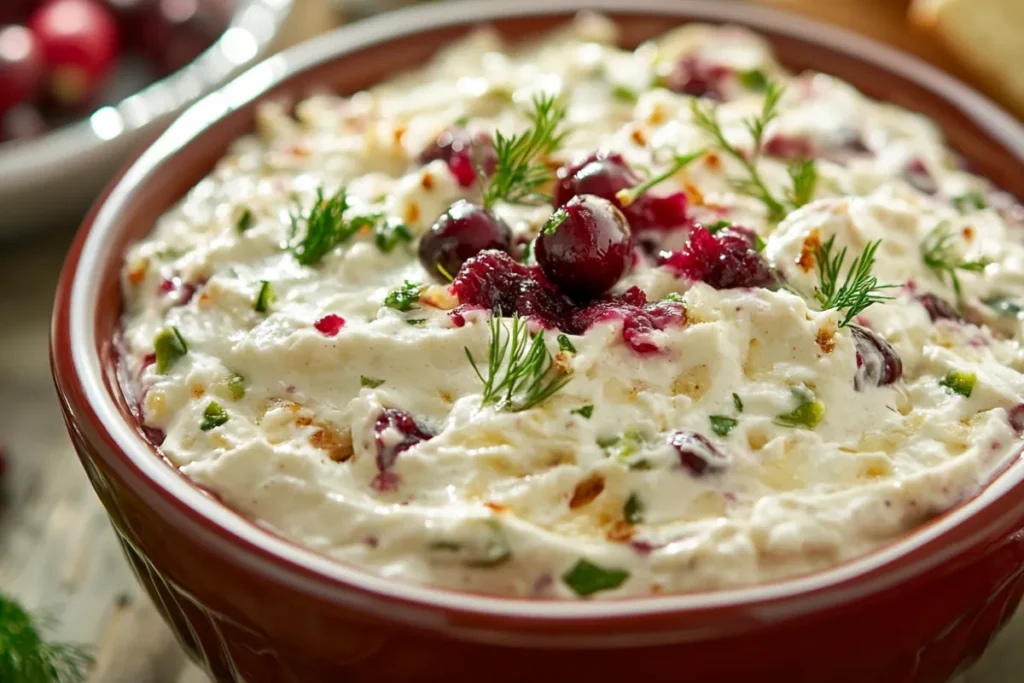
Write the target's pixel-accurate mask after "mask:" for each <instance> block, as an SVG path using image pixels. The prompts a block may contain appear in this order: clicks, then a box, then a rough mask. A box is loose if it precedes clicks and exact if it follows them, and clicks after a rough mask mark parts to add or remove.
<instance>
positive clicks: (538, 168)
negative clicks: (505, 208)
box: [477, 95, 568, 209]
mask: <svg viewBox="0 0 1024 683" xmlns="http://www.w3.org/2000/svg"><path fill="white" fill-rule="evenodd" d="M565 114H566V110H565V106H564V105H562V104H561V103H559V101H558V100H557V99H556V98H555V97H552V96H550V95H539V96H537V97H534V98H533V110H532V111H531V112H530V115H529V117H530V127H529V128H528V129H527V130H526V131H524V132H523V133H520V134H518V135H512V136H509V137H506V136H505V135H503V134H502V132H501V131H498V132H497V133H495V135H494V152H495V155H496V156H497V161H496V163H495V166H494V173H493V174H492V175H491V177H490V178H487V177H486V174H485V173H484V170H483V168H480V167H478V168H477V173H478V175H479V176H480V181H481V185H482V186H483V187H484V188H485V189H484V193H483V203H484V207H485V208H488V209H489V208H491V207H493V206H494V204H495V202H497V201H499V200H504V201H506V202H510V203H512V204H529V203H535V202H542V201H547V199H548V197H545V196H544V195H542V194H541V193H539V192H538V191H537V189H538V188H539V187H540V186H542V185H543V184H544V183H546V182H548V181H549V180H550V179H551V177H552V172H551V169H549V168H548V166H547V164H545V162H544V157H546V156H548V155H550V154H551V153H552V152H554V151H555V150H556V149H558V148H559V147H560V146H561V145H562V142H563V141H564V140H565V136H566V135H567V134H568V133H567V131H565V130H564V129H563V127H562V123H563V122H564V121H565Z"/></svg>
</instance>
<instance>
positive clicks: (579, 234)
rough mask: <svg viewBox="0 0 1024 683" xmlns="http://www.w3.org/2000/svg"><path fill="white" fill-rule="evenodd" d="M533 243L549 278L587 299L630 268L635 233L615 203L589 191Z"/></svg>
mask: <svg viewBox="0 0 1024 683" xmlns="http://www.w3.org/2000/svg"><path fill="white" fill-rule="evenodd" d="M533 249H534V256H535V257H536V259H537V264H538V265H539V266H540V269H541V271H542V272H543V273H544V275H545V276H546V277H547V279H548V280H549V281H551V282H553V283H554V284H555V285H557V286H558V287H559V288H560V289H561V290H562V291H564V292H565V293H567V294H568V295H569V296H571V297H573V298H574V299H576V300H580V301H585V300H588V299H594V298H596V297H599V296H601V295H602V294H604V293H605V292H607V291H608V290H609V289H611V288H612V287H613V286H614V285H615V283H616V282H618V281H619V280H620V279H621V278H622V276H623V275H625V274H626V271H628V270H629V267H630V265H631V264H632V261H633V235H632V233H630V230H629V224H628V223H626V217H625V216H623V215H622V212H621V211H619V210H618V209H617V208H615V205H614V204H612V203H611V202H609V201H608V200H606V199H602V198H600V197H595V196H594V195H591V194H584V195H579V196H577V197H573V198H572V199H571V200H569V202H568V203H567V204H565V205H564V206H563V207H562V208H560V209H558V210H557V211H556V212H555V213H554V215H553V216H552V217H551V219H550V221H548V223H547V225H546V226H545V227H544V229H542V230H541V232H540V235H538V236H537V241H536V243H535V244H534V247H533Z"/></svg>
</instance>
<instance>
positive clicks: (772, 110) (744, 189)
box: [690, 81, 818, 223]
mask: <svg viewBox="0 0 1024 683" xmlns="http://www.w3.org/2000/svg"><path fill="white" fill-rule="evenodd" d="M784 92H785V90H784V89H783V88H782V87H781V86H779V85H778V84H777V83H775V82H772V81H769V82H767V83H765V85H764V102H763V104H762V105H761V112H760V113H759V114H758V115H757V116H753V117H751V118H748V119H746V120H744V121H743V125H744V127H745V128H746V129H747V132H748V133H750V136H751V138H752V139H753V142H754V145H753V147H752V148H751V150H750V152H749V153H744V152H743V151H742V150H740V149H739V148H737V147H736V146H735V145H733V144H732V143H731V142H729V140H728V139H726V137H725V133H724V131H723V130H722V126H721V124H720V123H719V122H718V112H717V110H716V109H715V108H714V106H711V107H706V106H702V105H701V104H699V103H698V101H697V99H696V98H695V99H694V100H693V101H692V102H691V103H690V111H691V112H692V114H693V121H694V123H695V124H697V127H699V128H701V129H702V130H703V131H704V132H706V133H708V134H709V135H710V136H711V137H712V138H713V139H714V141H715V146H716V147H717V148H718V149H719V150H720V151H721V152H722V153H724V154H727V155H728V156H731V157H732V158H733V159H735V160H736V161H737V162H739V164H740V165H741V166H742V167H743V170H744V171H745V172H746V175H747V177H746V178H736V179H734V180H733V181H732V185H733V189H735V190H736V191H737V192H739V193H741V194H745V195H747V196H750V197H754V198H755V199H759V200H760V201H761V203H763V204H764V205H765V208H767V209H768V218H769V219H770V220H771V221H772V222H775V223H778V222H779V221H781V220H782V219H783V218H785V217H786V214H787V213H788V212H789V211H790V210H791V209H795V208H799V207H801V206H803V205H804V204H806V203H807V202H809V201H810V200H811V198H812V197H813V195H814V189H815V187H816V186H817V184H818V172H817V166H816V165H815V162H814V160H813V159H805V160H802V161H798V162H795V163H793V164H792V165H791V166H790V167H789V177H790V180H791V182H792V189H790V190H787V191H786V196H785V197H784V198H782V199H778V198H776V197H775V195H773V194H772V192H771V190H769V189H768V185H767V184H766V183H765V182H764V178H762V177H761V172H760V171H759V170H758V168H757V162H758V161H759V160H760V158H761V152H762V150H763V148H764V133H765V130H766V129H767V128H768V124H769V123H771V122H772V121H773V120H774V119H775V118H776V117H777V116H778V115H779V102H780V101H781V99H782V95H783V93H784Z"/></svg>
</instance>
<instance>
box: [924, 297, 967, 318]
mask: <svg viewBox="0 0 1024 683" xmlns="http://www.w3.org/2000/svg"><path fill="white" fill-rule="evenodd" d="M916 298H917V300H918V301H919V302H920V303H921V305H922V306H924V310H926V311H927V312H928V317H929V318H931V320H932V322H935V321H936V320H963V318H962V317H961V316H960V312H959V311H958V310H956V307H954V306H953V304H951V303H949V302H948V301H946V300H945V299H943V298H941V297H938V296H936V295H934V294H930V293H927V292H926V293H924V294H918V295H917V297H916Z"/></svg>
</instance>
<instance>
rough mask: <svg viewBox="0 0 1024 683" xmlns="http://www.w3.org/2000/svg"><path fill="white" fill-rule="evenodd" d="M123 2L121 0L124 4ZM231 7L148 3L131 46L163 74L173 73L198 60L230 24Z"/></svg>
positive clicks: (176, 0) (208, 1)
mask: <svg viewBox="0 0 1024 683" xmlns="http://www.w3.org/2000/svg"><path fill="white" fill-rule="evenodd" d="M125 1H126V0H120V2H125ZM229 4H230V3H225V2H222V1H218V2H213V1H212V0H148V2H144V3H142V5H143V7H142V9H143V12H142V16H141V17H139V18H136V19H133V22H135V23H137V25H138V26H139V28H138V31H137V38H136V40H135V42H134V43H133V44H134V45H135V47H137V48H138V49H139V50H140V51H141V52H142V53H143V54H144V55H146V56H147V57H148V58H149V60H150V61H151V62H152V63H153V64H154V65H155V66H156V67H157V68H158V69H159V70H160V71H161V72H162V73H165V74H166V73H172V72H174V71H177V70H178V69H180V68H181V67H183V66H185V65H186V64H188V63H189V62H191V61H193V60H194V59H195V58H196V57H198V56H199V55H200V54H201V53H202V52H203V51H204V50H206V49H207V48H208V47H210V45H212V44H213V42H214V41H215V40H217V37H218V36H220V34H221V33H223V32H224V29H226V28H227V26H228V23H229V22H230V18H231V17H230V11H229V7H228V5H229Z"/></svg>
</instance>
